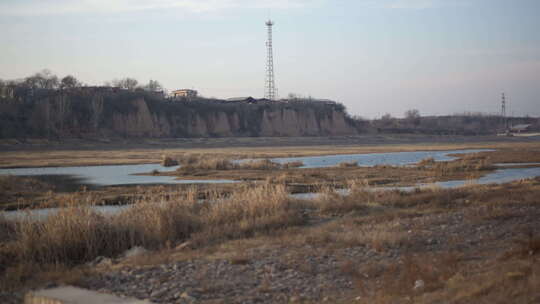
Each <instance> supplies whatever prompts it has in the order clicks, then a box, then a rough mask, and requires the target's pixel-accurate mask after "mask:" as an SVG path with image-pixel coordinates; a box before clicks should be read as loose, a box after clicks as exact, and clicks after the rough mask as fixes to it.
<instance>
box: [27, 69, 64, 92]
mask: <svg viewBox="0 0 540 304" xmlns="http://www.w3.org/2000/svg"><path fill="white" fill-rule="evenodd" d="M24 83H25V84H26V85H27V86H29V87H31V88H34V89H56V88H57V87H58V84H59V81H58V76H56V75H54V74H53V73H52V72H51V71H50V70H47V69H44V70H42V71H41V72H38V73H36V74H34V75H32V76H29V77H26V78H25V80H24Z"/></svg>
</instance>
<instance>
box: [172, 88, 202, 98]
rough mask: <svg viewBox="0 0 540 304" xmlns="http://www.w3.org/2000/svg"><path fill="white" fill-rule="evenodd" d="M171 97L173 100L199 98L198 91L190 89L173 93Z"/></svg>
mask: <svg viewBox="0 0 540 304" xmlns="http://www.w3.org/2000/svg"><path fill="white" fill-rule="evenodd" d="M171 95H172V97H173V98H195V97H197V91H195V90H190V89H180V90H176V91H172V92H171Z"/></svg>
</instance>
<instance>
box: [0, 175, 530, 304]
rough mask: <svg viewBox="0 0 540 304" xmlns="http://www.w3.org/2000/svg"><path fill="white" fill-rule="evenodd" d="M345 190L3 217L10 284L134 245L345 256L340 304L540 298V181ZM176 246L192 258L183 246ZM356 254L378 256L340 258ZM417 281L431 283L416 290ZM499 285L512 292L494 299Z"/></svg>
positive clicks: (190, 196)
mask: <svg viewBox="0 0 540 304" xmlns="http://www.w3.org/2000/svg"><path fill="white" fill-rule="evenodd" d="M349 187H350V189H351V190H350V194H349V195H348V196H342V195H339V194H338V193H335V192H334V190H333V189H330V188H321V189H320V193H321V195H320V196H319V197H318V198H317V199H315V200H312V201H299V200H292V199H290V198H289V197H288V195H287V192H286V190H285V186H284V185H274V184H265V185H260V186H255V187H254V186H251V187H248V186H245V187H244V188H242V189H239V190H237V191H236V192H234V193H232V194H231V195H230V196H227V197H223V196H221V195H219V194H217V193H216V194H214V196H213V197H211V200H212V201H213V202H212V203H199V202H198V201H197V195H196V193H197V191H195V190H193V191H185V192H181V193H180V192H179V193H178V194H177V196H176V197H168V198H166V197H163V196H159V192H156V193H155V194H150V193H149V194H148V197H147V198H146V199H145V200H144V201H140V202H138V203H137V204H136V205H134V206H133V208H131V209H128V210H126V211H124V212H123V213H120V214H118V215H114V216H110V217H105V216H102V215H100V214H97V213H95V212H93V211H92V210H91V209H89V208H85V207H66V208H64V209H63V210H61V211H60V212H59V213H58V214H56V215H53V216H51V217H49V218H48V219H47V220H45V221H42V222H34V221H28V220H23V221H20V222H17V223H13V222H8V221H6V220H1V221H0V229H2V230H1V232H2V233H1V234H2V236H3V238H2V239H3V240H4V241H3V242H2V245H1V246H0V267H1V268H0V269H1V271H2V287H3V289H5V288H20V287H21V286H25V285H26V286H28V284H29V282H30V281H31V280H32V279H35V278H36V277H37V273H39V272H40V271H46V270H50V269H64V271H65V269H68V272H69V273H71V274H74V273H75V274H76V273H82V272H78V271H81V270H80V269H82V268H80V267H79V266H77V265H81V264H82V263H86V262H88V261H91V260H93V259H94V258H96V257H97V256H108V257H116V256H118V255H120V254H121V253H122V252H124V251H125V250H127V249H129V248H132V247H133V246H143V247H145V248H148V249H153V250H156V251H155V252H156V253H155V254H156V255H157V256H158V258H156V259H152V258H151V257H149V258H148V260H147V261H146V262H145V264H146V263H151V261H152V260H155V261H160V263H161V262H162V261H163V258H159V257H163V255H166V256H167V259H166V260H167V261H171V260H183V259H193V258H194V257H197V258H198V259H206V258H208V259H209V260H212V259H214V258H215V257H214V256H215V255H216V254H217V255H219V256H221V257H223V256H228V257H230V260H231V261H235V263H238V264H239V265H242V264H243V263H250V261H255V260H257V259H259V258H261V259H262V257H258V256H257V255H251V254H249V252H250V251H249V250H247V249H250V248H253V249H254V248H259V250H263V251H264V248H275V247H276V246H277V247H279V248H283V249H282V250H283V252H284V253H283V254H284V258H285V257H287V259H289V260H287V265H301V264H302V259H305V257H306V256H310V255H313V254H324V255H326V256H327V255H332V256H334V255H335V256H336V257H338V258H339V261H340V264H339V265H338V266H337V267H336V268H335V269H334V270H333V271H335V272H336V274H337V275H340V276H344V277H347V278H349V279H350V280H352V281H353V282H355V283H354V287H353V289H351V290H347V291H346V292H345V293H342V294H340V295H333V294H329V296H335V297H336V298H335V299H336V301H337V300H338V299H341V300H343V301H344V303H346V302H347V299H349V300H352V299H354V298H356V297H358V296H359V295H360V296H361V302H362V303H374V302H375V303H396V301H397V302H400V301H402V300H403V299H404V298H407V297H408V298H409V299H410V301H412V302H418V301H423V302H426V303H433V302H437V301H450V303H469V302H471V301H479V300H484V299H494V298H495V296H494V295H496V296H497V297H501V298H500V299H502V300H509V301H511V299H512V297H514V296H518V297H521V298H524V299H525V298H526V297H527V295H529V294H531V293H534V291H535V289H534V288H533V286H537V285H534V283H535V282H537V275H538V271H539V269H538V268H537V264H535V263H533V262H531V261H536V260H537V258H538V253H540V247H538V244H540V241H539V239H538V236H537V234H535V233H533V234H530V235H529V236H527V235H524V234H523V232H524V231H536V230H535V229H538V228H540V227H539V226H538V221H537V220H532V219H533V218H536V216H538V215H540V205H538V204H539V201H538V197H540V179H536V180H532V181H527V182H516V183H513V184H510V185H502V186H468V187H463V188H459V189H438V188H432V189H423V190H417V191H413V192H399V191H371V190H369V189H368V188H366V187H368V186H367V185H366V184H365V183H364V182H362V181H355V182H352V183H350V184H349ZM209 197H210V196H209ZM523 215H526V216H525V217H522V216H523ZM456 217H457V218H456ZM442 226H444V227H446V228H444V229H446V230H444V229H443V230H440V228H438V227H442ZM481 227H494V228H493V233H494V234H486V233H487V230H482V231H481V232H479V230H478V229H480V228H481ZM484 229H485V228H484ZM490 232H491V231H490ZM471 239H472V241H471ZM433 240H436V241H433ZM477 240H481V242H479V241H477ZM516 240H518V242H515V241H516ZM186 242H187V243H186ZM179 244H189V245H188V246H187V248H189V249H188V250H187V251H186V247H185V246H180V247H179V248H178V249H175V247H176V246H177V245H179ZM283 246H284V247H283ZM353 248H356V249H355V250H368V251H370V252H371V251H373V252H375V253H376V255H381V258H378V259H376V260H370V259H367V260H356V259H354V258H352V257H348V255H344V252H347V250H351V249H353ZM250 250H251V249H250ZM257 252H259V251H257ZM387 253H391V254H390V255H389V256H388V255H387ZM471 257H476V258H472V259H471ZM478 257H480V258H478ZM290 259H292V260H290ZM531 259H532V260H531ZM149 261H150V262H149ZM129 263H131V262H128V265H133V264H129ZM137 263H138V262H137ZM516 265H518V266H519V267H518V266H516ZM73 267H75V268H73ZM131 267H132V266H131ZM291 267H292V266H291ZM294 267H296V266H294ZM471 267H472V268H471ZM513 267H518V268H516V269H518V270H516V271H513V270H512V269H513ZM69 269H75V270H69ZM468 269H477V270H476V271H473V272H469V271H468ZM305 271H308V272H309V271H311V270H309V269H308V270H305ZM75 277H76V276H75ZM486 277H490V278H492V279H489V280H487V281H486ZM48 278H49V279H50V276H49V277H48ZM419 280H422V281H423V282H424V285H423V287H421V289H415V288H414V286H415V284H416V282H417V281H419ZM535 280H536V281H535ZM76 281H77V280H76V279H75V282H76ZM418 284H420V283H418ZM501 286H508V287H511V288H514V289H513V290H515V292H514V293H503V292H495V291H493V289H494V288H495V289H496V288H499V287H501ZM425 299H430V300H425ZM503 302H504V301H503Z"/></svg>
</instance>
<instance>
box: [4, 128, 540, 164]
mask: <svg viewBox="0 0 540 304" xmlns="http://www.w3.org/2000/svg"><path fill="white" fill-rule="evenodd" d="M399 139H400V137H399V136H396V137H391V136H390V137H388V138H379V137H375V138H371V139H370V138H363V137H358V138H343V139H342V140H341V141H340V143H339V144H338V145H336V144H335V143H334V142H335V141H334V140H333V139H331V138H243V139H234V138H231V139H192V140H187V142H188V143H186V144H184V145H180V146H177V145H176V144H175V141H172V142H171V141H169V142H165V143H164V144H152V143H149V144H132V145H121V144H118V145H111V146H100V145H99V144H91V143H87V144H81V145H77V146H76V148H73V149H69V147H59V148H58V149H54V148H50V147H49V146H47V145H37V146H36V147H33V148H26V149H25V148H24V147H21V148H20V150H15V151H9V150H7V149H6V150H5V151H0V167H2V168H5V167H53V166H61V167H63V166H92V165H114V164H116V165H118V164H143V163H159V162H161V160H162V157H163V155H167V156H170V157H172V158H179V157H182V155H185V154H210V155H214V156H217V157H227V158H273V157H295V156H314V155H329V154H354V153H377V152H404V151H422V150H424V151H425V150H456V149H473V148H491V149H515V150H516V151H519V150H520V149H521V150H523V149H531V148H534V147H536V148H537V147H538V141H533V140H528V141H524V140H511V142H506V140H507V139H505V138H503V139H505V140H501V141H499V142H498V141H497V140H499V138H494V137H492V138H487V139H484V140H483V141H479V138H476V137H467V138H453V137H448V138H447V139H446V141H445V138H444V137H441V138H439V139H440V140H441V142H437V139H434V138H423V139H422V138H415V139H413V140H411V141H412V142H411V143H408V142H405V143H402V142H400V140H399ZM178 141H180V140H178ZM199 141H202V142H206V141H208V142H209V143H208V144H204V145H202V147H200V146H198V145H197V143H198V142H199ZM231 141H232V142H235V141H238V142H240V144H241V146H236V145H235V144H233V143H231ZM283 141H286V144H285V143H283ZM213 142H215V145H214V144H212V143H213ZM205 146H208V147H205ZM126 147H128V148H126ZM21 151H24V153H21Z"/></svg>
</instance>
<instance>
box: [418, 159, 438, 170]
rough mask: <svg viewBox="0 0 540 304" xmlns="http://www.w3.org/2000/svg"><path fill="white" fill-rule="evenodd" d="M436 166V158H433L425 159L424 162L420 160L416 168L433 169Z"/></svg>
mask: <svg viewBox="0 0 540 304" xmlns="http://www.w3.org/2000/svg"><path fill="white" fill-rule="evenodd" d="M434 164H435V158H433V157H427V158H424V159H422V160H420V161H419V162H418V163H417V164H416V166H417V167H420V168H424V167H431V166H433V165H434Z"/></svg>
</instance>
